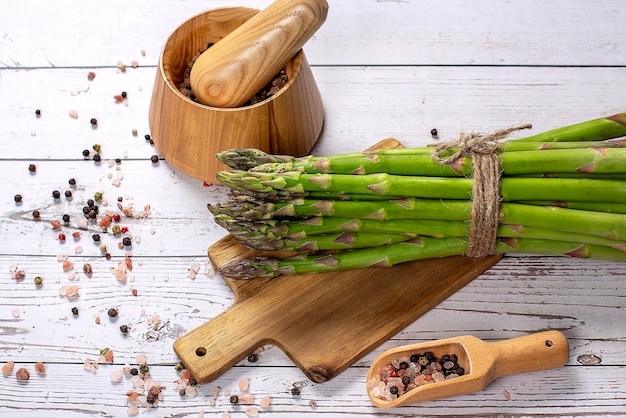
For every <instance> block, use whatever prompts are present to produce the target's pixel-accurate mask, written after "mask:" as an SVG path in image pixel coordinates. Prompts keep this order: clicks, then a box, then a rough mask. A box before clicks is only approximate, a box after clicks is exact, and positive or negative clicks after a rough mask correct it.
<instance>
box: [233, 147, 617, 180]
mask: <svg viewBox="0 0 626 418" xmlns="http://www.w3.org/2000/svg"><path fill="white" fill-rule="evenodd" d="M607 142H608V141H607ZM512 144H516V143H515V142H513V143H512ZM517 144H518V145H519V144H526V145H531V146H534V145H535V144H534V143H532V142H530V143H517ZM423 150H424V149H420V148H417V149H410V148H409V149H390V150H378V151H376V152H373V153H372V152H361V153H350V154H338V155H331V156H324V157H314V156H307V157H303V158H299V159H293V160H291V161H287V162H284V161H280V162H271V163H265V164H258V165H256V166H251V165H250V164H241V163H239V162H238V161H239V160H240V159H239V158H236V157H234V156H231V155H232V154H235V152H234V151H232V150H231V151H229V152H227V153H224V154H225V155H222V156H221V158H222V159H231V160H234V161H232V162H231V163H230V164H229V165H235V166H241V167H243V168H244V171H245V170H251V171H257V172H263V173H286V172H293V171H297V172H302V173H308V174H319V173H325V174H331V173H332V174H372V173H387V174H397V175H405V176H406V175H409V176H433V177H459V176H469V175H471V174H472V172H473V169H472V161H471V159H470V158H469V157H461V158H458V159H456V160H455V161H452V162H450V163H448V164H439V163H438V162H436V161H434V160H433V158H432V155H431V154H430V153H425V152H423ZM243 151H244V152H248V150H243ZM431 151H432V149H431ZM266 159H269V157H268V158H266ZM500 161H501V164H502V174H503V175H505V176H510V175H520V174H542V173H582V174H601V173H611V174H612V173H625V172H626V164H624V162H625V161H626V149H623V148H608V147H604V148H589V147H586V148H580V149H578V148H575V149H541V150H537V149H535V150H528V151H507V152H500Z"/></svg>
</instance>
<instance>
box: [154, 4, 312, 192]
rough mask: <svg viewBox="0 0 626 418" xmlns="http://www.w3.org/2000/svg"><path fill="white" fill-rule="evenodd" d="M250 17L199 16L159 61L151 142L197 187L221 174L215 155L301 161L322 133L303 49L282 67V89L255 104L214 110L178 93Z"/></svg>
mask: <svg viewBox="0 0 626 418" xmlns="http://www.w3.org/2000/svg"><path fill="white" fill-rule="evenodd" d="M256 13H258V10H255V9H250V8H244V7H228V8H219V9H213V10H209V11H207V12H204V13H201V14H198V15H196V16H194V17H192V18H191V19H189V20H188V21H186V22H184V23H183V24H182V25H181V26H179V27H178V28H177V29H176V30H175V31H174V32H173V33H172V35H171V36H170V37H169V38H168V40H167V42H166V43H165V46H164V47H163V50H162V52H161V56H160V58H159V66H158V69H157V74H156V77H155V82H154V90H153V92H152V100H151V103H150V113H149V123H150V130H151V135H152V139H153V140H154V143H155V145H156V147H157V150H158V152H159V153H160V154H161V155H162V156H163V157H164V158H165V159H166V160H167V162H168V163H169V164H171V165H172V166H173V167H174V168H176V169H178V170H180V171H181V172H183V173H185V174H187V175H189V176H191V177H194V178H197V179H199V180H202V181H210V182H213V181H215V173H216V172H217V171H219V170H223V169H226V168H227V167H226V166H225V165H223V164H222V163H220V162H219V161H218V160H217V158H215V153H216V152H218V151H223V150H226V149H230V148H258V149H261V150H263V151H265V152H269V153H272V154H288V155H294V156H302V155H306V154H307V153H309V151H310V150H311V149H312V148H313V146H314V145H315V142H316V141H317V139H318V137H319V135H320V133H321V130H322V125H323V120H324V112H323V108H322V99H321V95H320V92H319V89H318V88H317V84H316V83H315V79H314V78H313V73H312V72H311V68H310V67H309V64H308V62H307V60H306V57H305V56H304V52H303V51H302V50H300V51H299V52H298V53H297V54H296V56H295V57H293V58H292V59H291V60H290V61H289V62H288V63H287V65H286V66H285V72H286V74H287V77H288V82H287V84H286V85H285V86H284V87H283V88H281V89H280V90H279V91H278V93H276V94H275V95H273V96H271V97H270V98H268V99H266V100H264V101H262V102H260V103H257V104H254V105H250V106H242V107H237V108H218V107H211V106H206V105H203V104H200V103H196V102H194V101H193V100H191V99H189V98H187V97H185V95H183V94H182V93H181V92H180V90H179V88H178V86H179V85H180V83H181V82H182V79H183V74H184V71H185V68H186V67H187V65H188V63H189V62H190V61H191V60H192V59H193V57H194V56H195V55H196V54H198V53H199V52H201V51H203V50H204V49H205V48H206V47H207V45H208V44H209V43H215V42H217V41H219V40H220V39H222V38H223V37H224V36H226V35H227V34H228V33H230V32H231V31H233V30H234V29H235V28H237V27H239V26H240V25H241V24H243V23H244V22H245V21H246V20H248V19H250V18H251V17H252V16H254V15H255V14H256Z"/></svg>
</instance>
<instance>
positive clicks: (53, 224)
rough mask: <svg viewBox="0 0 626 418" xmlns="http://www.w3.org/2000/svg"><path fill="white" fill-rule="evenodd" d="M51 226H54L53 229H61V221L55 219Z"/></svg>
mask: <svg viewBox="0 0 626 418" xmlns="http://www.w3.org/2000/svg"><path fill="white" fill-rule="evenodd" d="M50 226H52V229H61V221H59V220H58V219H53V220H51V221H50Z"/></svg>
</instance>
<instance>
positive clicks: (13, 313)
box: [11, 308, 20, 318]
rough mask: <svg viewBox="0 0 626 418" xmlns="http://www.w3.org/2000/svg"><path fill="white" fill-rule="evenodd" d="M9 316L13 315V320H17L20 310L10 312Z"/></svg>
mask: <svg viewBox="0 0 626 418" xmlns="http://www.w3.org/2000/svg"><path fill="white" fill-rule="evenodd" d="M11 314H12V315H13V318H19V317H20V310H19V309H17V308H15V309H13V310H12V311H11Z"/></svg>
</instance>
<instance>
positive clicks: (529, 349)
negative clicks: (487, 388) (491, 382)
mask: <svg viewBox="0 0 626 418" xmlns="http://www.w3.org/2000/svg"><path fill="white" fill-rule="evenodd" d="M490 345H491V346H492V348H493V349H494V350H495V351H496V359H495V362H494V367H493V369H492V370H493V375H492V376H491V377H492V379H495V378H498V377H501V376H507V375H511V374H516V373H527V372H534V371H538V370H548V369H554V368H557V367H562V366H564V365H565V363H567V360H568V358H569V343H568V342H567V338H565V336H564V335H563V333H561V332H559V331H544V332H538V333H535V334H530V335H525V336H523V337H517V338H512V339H510V340H504V341H499V342H496V343H490Z"/></svg>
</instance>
